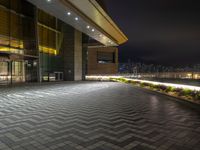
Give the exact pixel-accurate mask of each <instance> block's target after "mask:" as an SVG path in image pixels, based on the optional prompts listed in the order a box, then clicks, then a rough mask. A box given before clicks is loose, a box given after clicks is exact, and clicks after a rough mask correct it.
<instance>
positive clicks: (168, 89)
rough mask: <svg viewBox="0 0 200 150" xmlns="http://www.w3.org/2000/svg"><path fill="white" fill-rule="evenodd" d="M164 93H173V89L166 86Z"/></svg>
mask: <svg viewBox="0 0 200 150" xmlns="http://www.w3.org/2000/svg"><path fill="white" fill-rule="evenodd" d="M165 92H167V93H169V92H174V87H171V86H168V87H167V89H166V90H165Z"/></svg>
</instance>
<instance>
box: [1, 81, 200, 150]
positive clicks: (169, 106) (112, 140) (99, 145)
mask: <svg viewBox="0 0 200 150" xmlns="http://www.w3.org/2000/svg"><path fill="white" fill-rule="evenodd" d="M199 108H200V107H198V106H197V107H192V106H190V105H189V104H188V103H183V102H179V101H176V100H175V99H174V98H170V97H167V96H164V95H161V94H156V93H153V92H150V91H146V90H142V89H139V88H135V87H133V86H131V85H127V84H122V83H111V82H65V83H59V84H41V85H39V84H34V85H24V86H18V87H7V88H5V87H2V88H0V150H153V149H156V150H199V149H200V111H198V110H200V109H199Z"/></svg>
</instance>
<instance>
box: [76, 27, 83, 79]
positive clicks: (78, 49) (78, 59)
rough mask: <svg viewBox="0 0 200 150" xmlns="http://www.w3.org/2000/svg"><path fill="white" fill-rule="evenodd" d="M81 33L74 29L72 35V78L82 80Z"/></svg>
mask: <svg viewBox="0 0 200 150" xmlns="http://www.w3.org/2000/svg"><path fill="white" fill-rule="evenodd" d="M82 67H83V66H82V33H81V32H80V31H77V30H75V36H74V80H75V81H79V80H82Z"/></svg>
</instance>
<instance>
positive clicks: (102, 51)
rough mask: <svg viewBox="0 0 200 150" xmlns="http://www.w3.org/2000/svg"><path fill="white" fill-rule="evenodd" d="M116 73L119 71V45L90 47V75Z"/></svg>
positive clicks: (88, 72)
mask: <svg viewBox="0 0 200 150" xmlns="http://www.w3.org/2000/svg"><path fill="white" fill-rule="evenodd" d="M116 73H118V48H117V47H103V46H100V47H99V46H98V47H96V46H89V47H88V66H87V74H88V75H111V74H116Z"/></svg>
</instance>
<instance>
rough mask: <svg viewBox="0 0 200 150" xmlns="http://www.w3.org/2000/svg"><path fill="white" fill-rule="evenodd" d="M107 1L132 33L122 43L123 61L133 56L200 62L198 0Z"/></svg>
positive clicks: (172, 62) (148, 60) (165, 62)
mask: <svg viewBox="0 0 200 150" xmlns="http://www.w3.org/2000/svg"><path fill="white" fill-rule="evenodd" d="M105 2H106V4H107V9H108V12H109V14H110V16H111V17H112V18H113V20H114V21H116V22H117V23H118V24H119V26H120V28H121V29H122V30H123V31H124V32H125V33H126V34H127V36H128V37H129V41H128V42H127V43H126V44H124V45H122V46H120V51H119V54H120V55H119V56H120V58H119V60H120V62H127V61H128V59H130V60H131V61H142V62H144V63H154V64H162V65H169V66H176V65H180V64H181V65H189V64H191V65H192V64H196V63H200V59H199V58H200V51H199V49H200V41H199V40H200V39H199V33H200V27H199V26H200V19H199V16H200V9H199V8H198V6H199V5H198V2H197V1H194V0H191V1H186V0H182V1H179V0H173V1H172V0H170V1H167V0H164V1H159V0H155V1H148V0H140V1H132V0H126V5H124V1H123V0H118V1H115V0H106V1H105ZM113 3H115V5H112V4H113ZM119 10H120V11H119Z"/></svg>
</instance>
